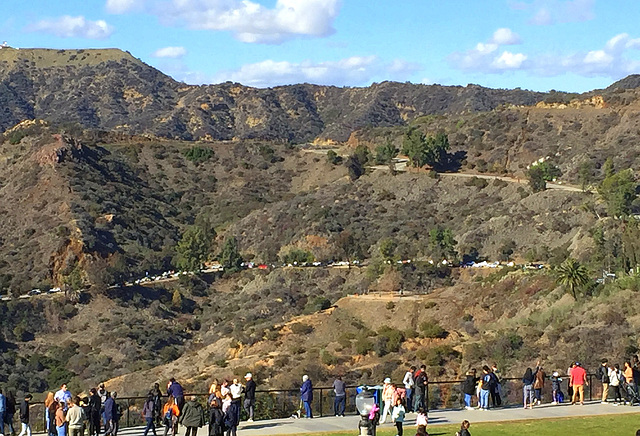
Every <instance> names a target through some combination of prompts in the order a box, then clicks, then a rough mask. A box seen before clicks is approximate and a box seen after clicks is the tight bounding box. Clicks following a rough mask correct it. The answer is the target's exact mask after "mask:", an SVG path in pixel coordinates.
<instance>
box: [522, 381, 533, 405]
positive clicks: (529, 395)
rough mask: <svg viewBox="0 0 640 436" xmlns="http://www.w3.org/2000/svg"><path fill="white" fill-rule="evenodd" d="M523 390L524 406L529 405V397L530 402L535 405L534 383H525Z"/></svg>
mask: <svg viewBox="0 0 640 436" xmlns="http://www.w3.org/2000/svg"><path fill="white" fill-rule="evenodd" d="M522 392H523V396H524V407H527V399H528V400H529V403H528V404H529V405H531V406H533V385H524V388H522Z"/></svg>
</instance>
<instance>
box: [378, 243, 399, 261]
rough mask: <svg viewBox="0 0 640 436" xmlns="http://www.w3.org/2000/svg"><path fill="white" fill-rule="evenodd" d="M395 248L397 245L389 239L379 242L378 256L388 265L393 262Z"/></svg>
mask: <svg viewBox="0 0 640 436" xmlns="http://www.w3.org/2000/svg"><path fill="white" fill-rule="evenodd" d="M397 248H398V243H397V242H396V241H394V240H393V239H391V238H386V239H383V240H382V241H380V254H381V255H382V257H383V258H384V260H385V261H386V262H388V263H391V262H393V260H394V259H395V255H396V249H397Z"/></svg>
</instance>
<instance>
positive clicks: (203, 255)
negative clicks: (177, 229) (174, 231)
mask: <svg viewBox="0 0 640 436" xmlns="http://www.w3.org/2000/svg"><path fill="white" fill-rule="evenodd" d="M210 248H211V240H210V239H209V238H208V237H207V234H206V232H205V231H204V230H203V229H202V228H201V227H197V226H192V227H189V228H188V229H187V230H186V231H185V232H184V233H183V234H182V239H181V240H180V242H178V246H177V247H176V258H175V264H176V266H177V267H178V268H180V269H181V270H184V271H199V270H200V268H201V267H202V264H203V263H204V262H205V261H206V260H207V257H208V256H209V251H210Z"/></svg>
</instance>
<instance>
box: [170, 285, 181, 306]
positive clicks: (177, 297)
mask: <svg viewBox="0 0 640 436" xmlns="http://www.w3.org/2000/svg"><path fill="white" fill-rule="evenodd" d="M171 307H173V308H174V309H176V310H181V309H182V294H180V291H178V290H177V289H176V290H175V291H173V295H172V296H171Z"/></svg>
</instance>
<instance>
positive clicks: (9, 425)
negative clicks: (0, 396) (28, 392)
mask: <svg viewBox="0 0 640 436" xmlns="http://www.w3.org/2000/svg"><path fill="white" fill-rule="evenodd" d="M5 397H6V401H7V406H6V408H5V411H4V417H2V418H1V419H3V420H4V428H5V430H6V431H7V435H13V436H15V434H16V429H15V428H14V427H13V417H14V415H15V414H16V397H15V395H14V394H13V391H7V394H6V395H5Z"/></svg>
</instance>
